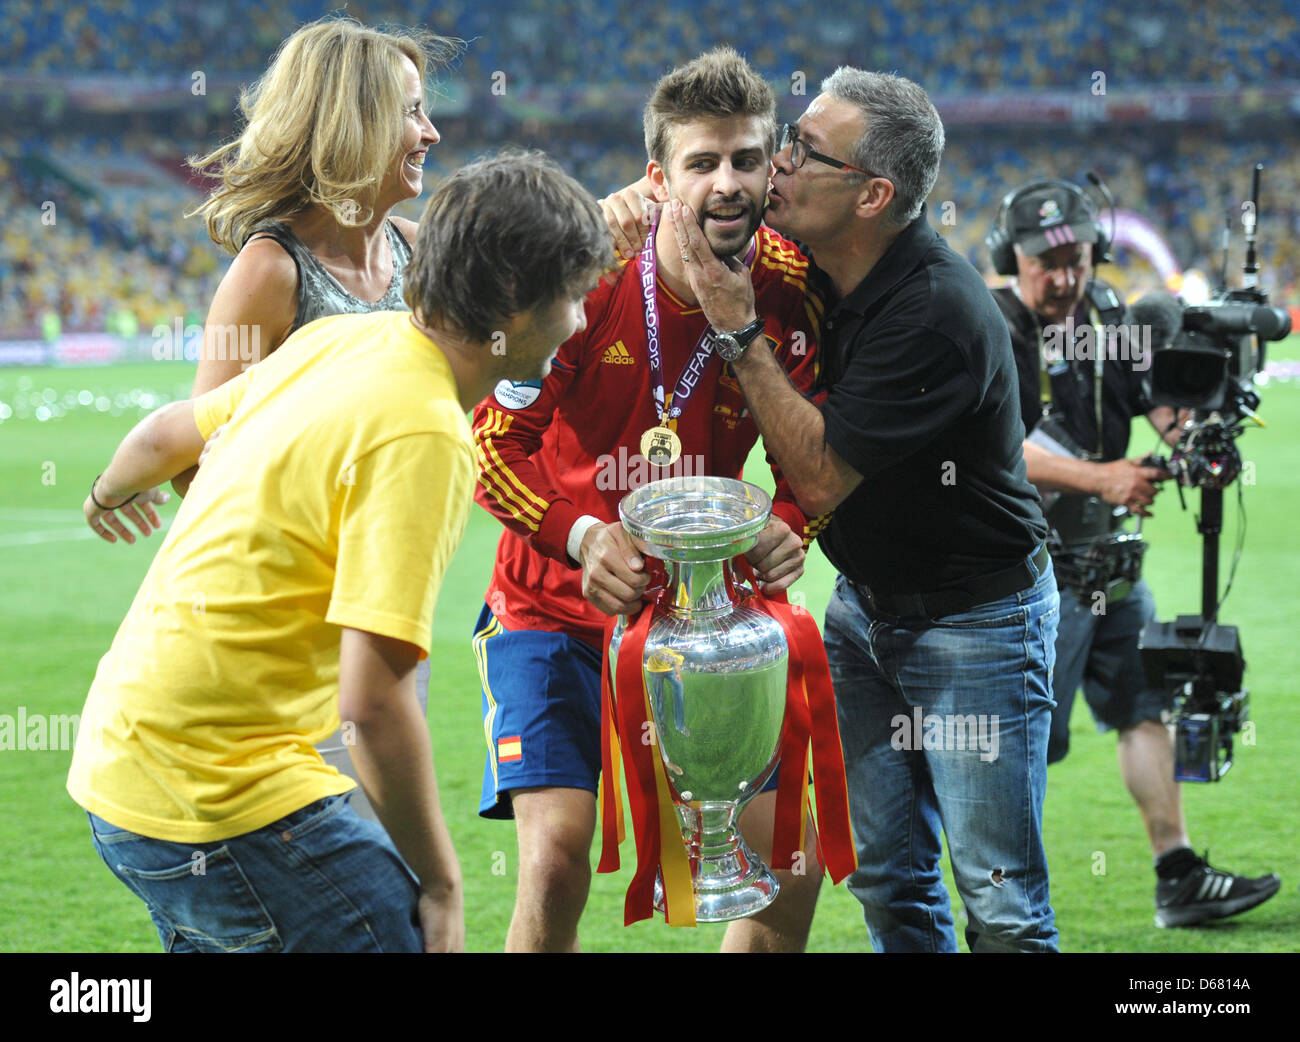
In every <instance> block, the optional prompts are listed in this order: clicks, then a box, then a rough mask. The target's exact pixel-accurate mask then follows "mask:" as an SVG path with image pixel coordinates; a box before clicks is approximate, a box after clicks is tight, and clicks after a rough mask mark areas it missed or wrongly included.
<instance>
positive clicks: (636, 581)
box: [578, 521, 650, 615]
mask: <svg viewBox="0 0 1300 1042" xmlns="http://www.w3.org/2000/svg"><path fill="white" fill-rule="evenodd" d="M578 557H579V560H580V561H581V563H582V595H583V596H584V597H586V598H587V600H589V601H590V602H591V603H592V604H594V605H595V606H596V607H597V608H598V609H600V610H601V611H602V612H604V613H605V614H606V615H632V614H634V613H636V612H638V611H640V610H641V595H642V594H643V593H644V592H645V590H646V587H647V586H648V585H649V583H650V577H649V576H648V575H647V574H646V571H645V558H643V557H642V556H641V554H640V553H639V552H638V551H637V548H636V547H635V546H633V545H632V540H631V539H629V538H628V535H627V532H626V530H625V529H624V528H623V526H622V525H621V524H619V523H618V522H617V521H615V522H614V523H613V524H609V525H592V526H591V527H590V528H588V529H587V531H586V533H585V534H584V535H583V537H582V545H581V546H580V547H579V548H578Z"/></svg>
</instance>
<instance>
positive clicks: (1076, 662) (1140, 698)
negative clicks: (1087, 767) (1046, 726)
mask: <svg viewBox="0 0 1300 1042" xmlns="http://www.w3.org/2000/svg"><path fill="white" fill-rule="evenodd" d="M1103 609H1104V610H1103ZM1155 617H1156V602H1155V598H1154V597H1152V596H1151V588H1150V587H1149V586H1147V584H1146V582H1145V581H1143V580H1139V581H1138V582H1136V583H1134V584H1133V589H1132V591H1130V593H1129V595H1128V596H1127V597H1125V598H1124V599H1123V600H1122V601H1114V602H1102V603H1100V604H1098V605H1096V607H1094V603H1093V600H1092V597H1091V596H1088V597H1087V598H1080V596H1079V595H1078V594H1077V593H1076V592H1074V591H1073V590H1062V591H1061V624H1060V626H1058V627H1057V633H1056V671H1055V672H1054V673H1053V674H1052V691H1053V694H1054V695H1055V698H1056V708H1055V709H1054V710H1052V737H1051V740H1050V741H1049V742H1048V743H1047V762H1048V763H1056V762H1057V761H1058V760H1064V759H1065V754H1066V753H1068V752H1069V751H1070V711H1071V710H1072V709H1073V708H1074V696H1075V694H1076V692H1077V691H1078V689H1079V686H1080V685H1081V684H1082V685H1083V696H1084V698H1086V699H1087V701H1088V708H1089V709H1091V710H1092V716H1093V719H1094V720H1096V722H1097V730H1099V731H1124V730H1127V729H1128V728H1130V727H1136V726H1137V725H1138V724H1140V723H1142V721H1144V720H1159V719H1160V713H1161V711H1162V710H1165V709H1168V708H1169V704H1170V700H1171V695H1170V694H1169V693H1168V692H1165V691H1160V690H1154V689H1152V688H1150V687H1148V686H1147V682H1146V673H1144V672H1143V669H1142V653H1141V652H1140V651H1138V638H1139V637H1141V636H1142V627H1143V626H1145V625H1146V624H1147V623H1148V622H1150V621H1151V620H1152V619H1154V618H1155Z"/></svg>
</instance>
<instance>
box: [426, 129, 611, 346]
mask: <svg viewBox="0 0 1300 1042" xmlns="http://www.w3.org/2000/svg"><path fill="white" fill-rule="evenodd" d="M613 266H614V250H613V244H612V240H611V237H610V234H609V229H608V227H607V226H606V224H605V219H604V218H603V217H602V216H601V213H600V207H599V206H598V205H597V203H596V200H595V199H594V198H592V196H591V193H590V192H588V191H587V190H586V189H585V188H583V187H582V185H580V184H578V182H577V181H575V180H574V179H573V178H572V177H570V176H569V175H568V174H566V173H565V172H564V171H563V170H561V169H560V168H559V166H557V165H556V164H555V162H554V160H552V159H551V158H550V157H549V156H547V155H546V154H545V153H543V152H521V151H509V152H504V153H502V154H501V155H498V156H496V157H494V158H489V159H482V160H479V161H478V162H477V163H472V164H470V165H469V166H465V167H462V168H461V169H460V170H457V171H456V172H455V173H454V174H452V175H451V177H449V178H447V180H445V181H444V182H443V183H442V184H441V185H439V186H438V189H437V191H436V192H434V194H433V197H432V198H431V199H430V200H429V203H428V205H427V206H426V207H425V208H424V215H423V216H422V217H421V218H420V234H419V235H418V236H417V238H416V240H415V249H414V251H413V253H412V257H411V264H410V267H409V268H407V271H406V277H405V280H404V283H403V289H402V295H403V297H405V299H406V303H407V304H408V305H409V306H410V308H411V310H412V311H414V312H415V313H416V314H417V315H419V316H420V318H421V319H422V320H423V321H426V322H427V321H440V322H448V323H451V324H452V325H454V326H456V327H457V328H459V329H461V330H463V331H464V332H465V334H466V335H467V336H469V337H470V338H471V339H473V340H481V341H485V340H487V339H489V338H490V337H491V335H492V333H493V331H494V330H497V329H500V327H501V324H502V323H503V322H504V321H505V320H508V319H510V318H511V317H513V316H515V315H519V314H521V313H523V312H525V311H528V310H529V309H530V308H534V307H536V306H537V305H539V304H547V303H549V302H551V301H553V300H556V299H557V298H559V297H560V295H561V294H564V293H573V292H576V286H577V284H578V283H579V281H580V280H584V279H586V278H594V277H595V276H596V275H598V274H599V273H600V272H602V271H606V270H608V269H609V268H611V267H613Z"/></svg>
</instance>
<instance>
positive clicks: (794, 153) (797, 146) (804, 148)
mask: <svg viewBox="0 0 1300 1042" xmlns="http://www.w3.org/2000/svg"><path fill="white" fill-rule="evenodd" d="M787 145H789V146H790V162H791V163H792V164H794V168H795V169H796V170H798V169H799V167H801V166H803V165H804V163H805V162H806V161H807V160H809V159H815V160H817V162H819V163H825V164H826V165H827V166H833V167H835V169H836V170H853V171H855V172H856V173H859V174H866V175H867V176H868V177H884V175H883V174H877V173H876V172H875V171H872V170H864V169H863V168H862V167H860V166H854V165H853V164H852V163H845V162H842V161H841V160H839V159H835V158H833V157H831V156H828V155H826V154H825V153H822V152H814V151H813V150H812V149H811V148H809V147H808V142H806V141H805V140H804V139H803V138H801V137H800V136H799V128H798V127H797V126H795V125H794V124H793V123H786V124H785V125H784V126H782V127H781V139H780V140H779V141H778V142H777V145H776V150H777V151H778V152H780V151H781V150H782V149H784V148H785V147H786V146H787ZM885 180H889V179H888V178H885Z"/></svg>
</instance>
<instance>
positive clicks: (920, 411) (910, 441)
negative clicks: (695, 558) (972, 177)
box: [820, 211, 1047, 594]
mask: <svg viewBox="0 0 1300 1042" xmlns="http://www.w3.org/2000/svg"><path fill="white" fill-rule="evenodd" d="M821 352H822V356H823V370H822V373H823V379H824V381H825V383H826V384H827V386H828V387H829V394H828V397H827V399H826V403H825V405H824V407H823V409H822V413H823V416H824V417H825V420H826V442H827V444H828V445H830V447H831V448H833V449H834V450H835V451H836V452H837V453H839V454H840V456H842V457H843V458H844V460H845V461H846V462H848V463H849V464H850V465H851V466H852V467H853V468H854V469H855V470H857V471H858V472H859V473H860V474H862V476H863V478H864V480H863V481H862V483H861V484H860V485H859V486H858V487H857V488H856V489H854V490H853V492H852V494H850V495H849V496H848V498H847V499H845V500H844V502H843V503H841V504H840V506H839V507H838V508H837V509H836V511H835V514H834V517H833V518H832V519H831V522H830V525H829V527H828V528H827V529H826V530H825V531H824V532H823V533H822V535H821V537H820V542H821V546H822V550H823V551H824V552H825V553H826V556H827V557H828V558H830V561H831V563H832V564H834V565H835V567H836V568H837V569H839V571H841V572H842V573H844V575H846V576H847V577H848V578H850V579H852V580H854V581H855V582H858V583H861V584H865V585H866V586H868V587H870V588H871V589H872V590H873V591H874V592H876V593H880V594H900V593H929V592H933V591H936V590H940V589H943V588H945V587H947V586H951V585H954V584H959V583H963V582H965V581H968V580H969V579H971V578H974V577H978V576H983V575H989V574H991V573H993V572H998V571H1001V570H1003V569H1005V568H1008V567H1010V566H1012V565H1014V564H1016V563H1017V562H1019V561H1021V560H1023V559H1024V558H1025V557H1026V556H1028V555H1029V554H1030V553H1032V552H1033V551H1034V549H1035V548H1036V547H1037V546H1038V544H1039V543H1041V542H1042V541H1043V540H1044V539H1045V538H1046V535H1047V525H1046V522H1044V520H1043V515H1042V511H1041V510H1040V508H1039V499H1038V493H1037V492H1036V491H1035V490H1034V488H1033V486H1032V485H1030V484H1029V482H1028V481H1027V480H1026V479H1025V461H1024V456H1023V454H1022V452H1021V444H1022V442H1023V440H1024V433H1025V428H1024V424H1023V422H1022V421H1021V418H1020V400H1019V397H1018V394H1017V383H1016V369H1015V361H1014V360H1013V358H1012V355H1011V341H1010V339H1009V337H1008V334H1007V326H1006V323H1005V322H1004V321H1003V320H1002V315H1001V313H1000V312H999V311H998V309H997V306H996V305H995V304H994V302H993V298H992V296H991V295H990V294H989V291H988V288H987V287H986V286H985V285H984V281H983V280H982V279H981V278H980V275H979V273H978V272H976V270H975V269H974V268H973V267H972V266H971V265H970V263H969V262H967V261H966V260H964V259H963V258H962V257H960V256H959V255H958V254H956V253H955V252H953V250H952V249H951V248H949V246H948V244H947V242H946V241H945V240H944V239H943V238H942V237H941V236H940V235H939V234H938V233H936V232H935V231H934V230H933V229H932V228H930V226H929V224H928V223H927V222H926V217H925V213H924V211H923V212H922V213H921V215H920V216H919V217H918V218H917V219H916V220H915V221H913V222H912V223H911V224H910V225H908V226H907V228H905V229H904V230H903V231H902V232H901V233H900V234H899V236H898V238H897V239H895V240H894V242H893V243H892V244H891V245H890V247H889V249H888V250H887V251H886V253H885V255H884V256H883V257H882V258H881V259H880V261H879V262H878V263H877V264H876V266H875V267H874V268H872V269H871V271H870V272H869V273H868V274H867V277H866V278H865V279H863V280H862V282H861V283H859V285H858V286H857V288H856V289H854V290H853V292H851V293H850V294H849V295H848V296H847V297H845V298H844V299H843V300H841V301H840V302H839V303H838V304H836V305H835V306H834V307H833V308H832V309H831V310H830V311H829V313H828V314H827V316H826V321H825V322H824V323H823V327H822V344H821Z"/></svg>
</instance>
